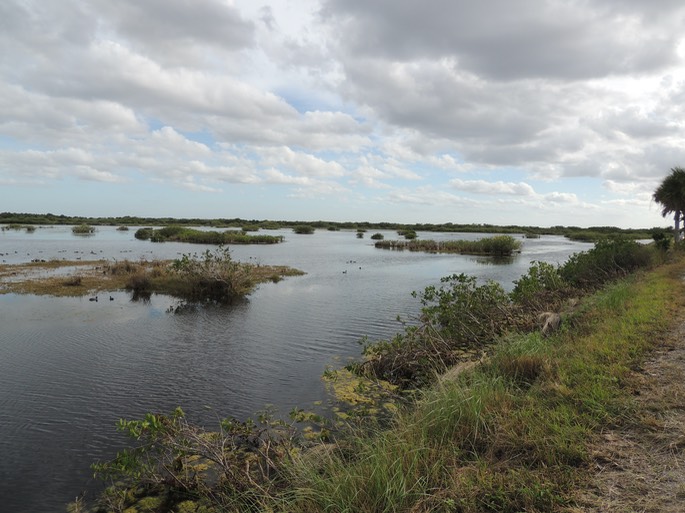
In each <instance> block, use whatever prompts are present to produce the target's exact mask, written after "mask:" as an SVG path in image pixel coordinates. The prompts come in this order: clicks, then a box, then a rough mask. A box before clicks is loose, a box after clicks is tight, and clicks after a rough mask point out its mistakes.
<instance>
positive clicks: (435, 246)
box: [374, 235, 521, 256]
mask: <svg viewBox="0 0 685 513" xmlns="http://www.w3.org/2000/svg"><path fill="white" fill-rule="evenodd" d="M374 246H375V247H377V248H379V249H391V250H397V251H402V250H405V249H406V250H408V251H424V252H426V253H458V254H462V255H493V256H509V255H512V254H513V253H514V252H517V251H520V249H521V242H520V241H517V240H516V239H515V238H514V237H512V236H510V235H499V236H496V237H486V238H484V239H479V240H447V241H434V240H416V239H413V240H403V241H402V240H378V241H376V242H375V244H374Z"/></svg>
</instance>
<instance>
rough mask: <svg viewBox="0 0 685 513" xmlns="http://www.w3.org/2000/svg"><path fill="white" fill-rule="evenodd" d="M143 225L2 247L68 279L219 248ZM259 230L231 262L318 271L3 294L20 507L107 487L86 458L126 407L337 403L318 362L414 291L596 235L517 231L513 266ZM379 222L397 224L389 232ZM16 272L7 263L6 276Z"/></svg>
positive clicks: (6, 404) (136, 410) (5, 388)
mask: <svg viewBox="0 0 685 513" xmlns="http://www.w3.org/2000/svg"><path fill="white" fill-rule="evenodd" d="M138 228H139V227H133V226H131V227H130V229H129V230H119V229H117V227H115V226H111V227H103V226H97V227H96V230H95V232H94V233H93V234H92V235H89V236H86V237H79V236H75V235H73V234H72V232H71V227H69V226H52V227H38V228H37V229H34V230H31V231H28V230H7V231H3V232H2V233H0V253H2V255H0V260H4V262H3V264H5V265H10V264H11V265H20V266H22V267H24V268H25V269H29V270H31V272H34V273H37V274H38V275H43V276H45V277H48V276H54V274H55V273H57V275H58V276H60V277H59V279H60V280H62V281H67V280H68V279H69V278H70V277H72V276H74V275H75V274H78V273H77V272H75V271H76V270H78V269H86V268H93V269H94V268H95V267H98V266H104V265H109V266H112V265H115V264H118V263H121V262H123V261H129V262H139V261H142V260H145V261H150V262H152V261H156V260H157V261H173V260H177V259H181V258H182V257H183V255H186V254H189V253H192V252H197V253H198V254H203V253H204V252H205V251H207V250H209V251H214V250H215V249H216V246H213V245H207V246H204V245H202V244H199V245H198V244H194V245H191V244H188V243H183V242H165V243H164V244H156V243H153V242H151V241H147V240H138V239H136V238H135V237H134V233H135V231H136V230H137V229H138ZM263 232H264V233H265V234H267V235H271V236H275V237H283V242H282V243H279V244H273V245H249V246H246V245H230V246H229V248H230V251H231V256H232V259H233V260H234V261H236V262H242V263H250V264H254V265H259V266H262V267H266V266H287V267H289V268H292V269H298V270H301V271H303V272H304V273H306V274H304V275H301V276H289V277H285V278H284V279H282V280H281V281H279V282H278V283H274V282H273V281H267V282H264V283H262V284H260V285H258V286H257V288H255V289H254V290H253V292H251V293H250V294H249V295H248V296H247V297H246V298H243V299H239V300H237V301H234V302H232V303H231V304H230V305H221V304H209V305H205V306H203V307H201V308H184V309H181V310H180V311H179V310H178V306H179V305H180V304H181V300H179V299H178V298H176V297H174V296H171V295H167V294H156V293H152V294H150V296H149V297H148V298H147V299H145V300H143V301H132V299H133V295H132V293H131V292H127V291H126V290H121V287H118V286H117V287H113V290H112V291H107V292H105V289H102V290H103V292H104V294H106V297H107V299H108V300H107V301H98V302H94V301H89V298H91V297H92V296H93V293H94V292H97V288H95V289H93V287H91V286H89V285H88V284H87V283H86V284H85V285H84V289H83V292H84V293H83V294H76V295H72V296H68V297H55V296H51V295H38V294H37V293H36V291H33V293H31V291H22V292H28V293H17V291H13V292H10V291H8V290H5V293H3V294H0V317H2V319H1V320H2V322H0V341H1V342H0V405H1V406H2V408H0V430H1V431H2V432H1V433H0V444H2V447H1V449H2V451H3V454H4V455H5V456H4V458H3V460H2V463H0V476H1V477H2V480H1V481H0V495H2V496H3V497H7V498H8V499H7V500H8V501H9V503H8V505H7V507H8V508H9V510H11V511H60V510H62V509H63V506H64V504H66V503H67V502H69V501H71V500H73V498H74V495H75V494H77V493H78V492H79V491H81V490H86V491H87V492H88V493H89V494H90V496H91V498H92V496H93V494H94V493H96V491H97V490H98V487H99V486H100V485H99V483H96V482H94V481H92V479H91V474H92V472H91V470H90V464H91V463H93V462H95V461H101V460H106V459H109V458H111V457H112V456H113V455H114V454H115V453H116V451H117V450H118V449H120V448H121V447H123V446H125V445H126V444H127V440H126V439H125V438H124V437H123V436H122V435H121V434H119V433H117V432H116V431H115V430H114V425H115V423H116V422H117V421H118V420H119V419H120V418H139V417H142V416H143V415H144V414H145V413H146V412H149V411H155V412H160V411H161V412H164V411H166V412H168V411H173V410H174V408H176V407H177V406H181V407H183V409H184V410H185V411H186V413H187V415H188V417H189V418H192V419H193V420H194V421H195V422H198V423H200V424H204V425H206V426H208V427H210V428H211V427H212V426H213V425H216V423H217V422H218V419H219V418H224V417H227V416H232V417H236V418H239V419H245V418H247V417H249V416H252V415H254V413H255V412H257V411H259V410H261V409H263V408H264V407H265V406H266V405H273V407H274V408H275V409H276V410H278V411H281V412H287V411H289V410H290V409H291V408H293V407H295V406H299V407H311V405H313V404H316V403H318V402H320V401H326V397H327V396H326V391H325V384H324V383H322V380H321V375H322V373H323V372H324V371H325V369H326V368H327V366H330V365H333V366H336V365H342V364H343V363H344V362H346V361H347V359H349V358H356V357H358V356H359V354H360V347H359V343H358V342H359V340H360V339H361V338H362V337H364V336H367V337H369V338H370V339H372V340H374V339H381V338H387V337H390V336H392V335H393V334H394V333H396V332H397V331H399V330H400V329H401V325H400V324H399V323H398V322H397V321H396V318H397V316H398V315H400V316H403V317H405V318H411V317H412V316H415V315H417V313H418V311H419V308H420V305H419V303H418V301H417V300H416V299H415V298H414V297H412V295H411V292H412V291H414V290H421V289H423V288H424V287H426V286H429V285H433V284H437V283H439V282H440V278H441V277H443V276H447V275H450V274H454V273H466V274H469V275H474V276H477V277H478V279H479V280H480V281H485V280H487V279H492V280H494V281H496V282H498V283H501V284H502V286H503V287H505V288H507V289H511V287H512V284H513V281H514V280H516V279H518V278H519V277H520V276H521V275H522V274H523V273H525V272H526V271H527V270H528V268H529V266H530V263H531V262H532V261H544V262H549V263H552V264H557V263H562V262H564V261H566V260H567V259H568V258H569V256H570V255H571V254H573V253H575V252H578V251H583V250H585V249H587V248H589V247H591V246H592V245H591V244H586V243H578V242H572V241H569V240H568V239H565V238H564V237H561V236H549V235H547V236H546V235H542V236H541V237H540V238H538V239H524V238H523V237H522V236H521V235H519V236H518V239H520V240H521V243H522V248H521V253H520V254H516V255H514V256H513V257H511V258H510V259H508V260H506V263H504V264H502V263H501V261H495V260H493V259H492V258H490V257H480V256H479V257H474V256H466V255H453V254H436V253H417V252H394V251H393V252H387V251H380V250H378V249H376V248H375V247H374V246H373V241H371V240H367V239H359V238H357V237H356V230H344V229H343V230H340V231H329V230H321V229H318V230H316V231H315V233H313V234H310V235H298V234H296V233H293V231H292V230H290V229H274V230H263ZM379 233H382V234H383V235H384V237H385V238H386V239H392V238H396V237H397V234H396V232H395V231H393V230H385V231H383V230H381V231H379ZM483 236H484V235H483V234H478V233H448V232H445V233H442V232H431V233H430V234H428V233H421V232H420V231H419V232H418V237H419V239H423V238H425V239H432V240H442V241H448V240H459V239H467V240H468V239H470V240H478V239H481V238H483ZM32 260H34V262H32ZM35 260H38V262H35ZM43 260H44V261H45V262H42V261H43ZM51 261H59V262H60V264H59V265H57V264H54V265H55V267H56V268H57V269H58V270H57V271H56V270H55V269H46V268H45V267H46V265H48V264H49V262H51ZM67 264H68V265H67ZM5 269H7V268H5ZM16 271H17V270H16V269H15V270H14V271H8V272H10V273H11V272H16ZM99 271H102V269H99ZM86 278H87V273H85V272H84V273H83V279H84V280H85V279H86ZM13 279H16V276H12V275H11V274H5V275H3V276H2V277H1V280H2V282H1V283H2V286H3V288H4V287H5V286H7V287H10V286H9V285H8V284H9V283H11V282H12V280H13ZM82 284H83V282H82ZM74 287H76V286H74ZM94 287H95V286H94ZM86 289H87V291H86ZM109 297H111V298H112V300H111V301H110V300H109ZM174 311H178V312H179V313H176V314H174V313H172V312H174ZM324 406H325V405H322V408H323V407H324ZM37 490H40V493H37V492H36V491H37Z"/></svg>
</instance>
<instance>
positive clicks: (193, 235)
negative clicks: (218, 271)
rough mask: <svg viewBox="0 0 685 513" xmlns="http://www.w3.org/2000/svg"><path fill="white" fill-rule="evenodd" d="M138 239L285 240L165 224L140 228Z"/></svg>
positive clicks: (203, 241)
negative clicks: (157, 227) (155, 227)
mask: <svg viewBox="0 0 685 513" xmlns="http://www.w3.org/2000/svg"><path fill="white" fill-rule="evenodd" d="M135 237H136V239H140V240H150V241H152V242H188V243H191V244H216V245H222V244H278V243H279V242H283V236H281V235H248V234H246V233H245V232H244V231H237V230H226V231H223V232H217V231H210V230H208V231H205V230H196V229H193V228H187V227H184V226H165V227H164V228H159V229H153V228H140V229H139V230H138V231H136V233H135Z"/></svg>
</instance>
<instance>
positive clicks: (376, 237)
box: [371, 233, 384, 240]
mask: <svg viewBox="0 0 685 513" xmlns="http://www.w3.org/2000/svg"><path fill="white" fill-rule="evenodd" d="M371 238H372V239H373V240H383V239H384V237H383V234H382V233H374V234H373V235H372V236H371Z"/></svg>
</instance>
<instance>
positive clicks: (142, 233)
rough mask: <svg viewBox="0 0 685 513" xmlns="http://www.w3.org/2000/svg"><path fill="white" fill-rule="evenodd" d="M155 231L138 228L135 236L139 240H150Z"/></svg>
mask: <svg viewBox="0 0 685 513" xmlns="http://www.w3.org/2000/svg"><path fill="white" fill-rule="evenodd" d="M153 231H154V230H153V229H152V228H138V229H137V230H136V233H135V234H134V235H133V236H134V237H135V238H136V239H139V240H150V237H152V232H153Z"/></svg>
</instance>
